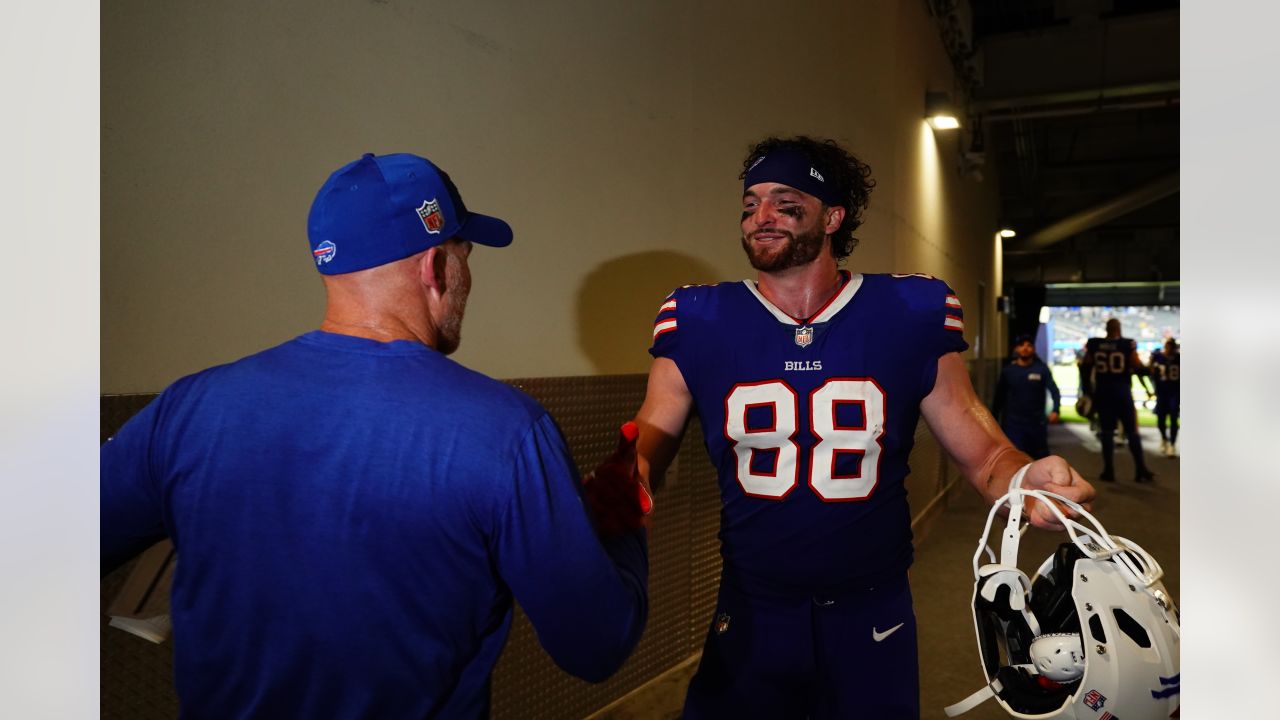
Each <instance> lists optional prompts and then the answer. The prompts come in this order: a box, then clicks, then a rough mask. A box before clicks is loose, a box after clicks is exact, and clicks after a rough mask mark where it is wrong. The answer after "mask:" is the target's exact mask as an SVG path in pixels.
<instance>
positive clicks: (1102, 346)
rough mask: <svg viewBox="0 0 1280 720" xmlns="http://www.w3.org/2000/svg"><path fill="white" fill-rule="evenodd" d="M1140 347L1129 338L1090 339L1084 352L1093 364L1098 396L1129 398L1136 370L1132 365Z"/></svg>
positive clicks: (1094, 385)
mask: <svg viewBox="0 0 1280 720" xmlns="http://www.w3.org/2000/svg"><path fill="white" fill-rule="evenodd" d="M1137 348H1138V346H1137V344H1136V343H1134V341H1133V340H1130V339H1129V338H1125V337H1122V338H1112V339H1107V338H1089V341H1088V342H1086V343H1085V347H1084V352H1085V355H1086V356H1087V357H1088V358H1089V362H1091V363H1092V364H1093V387H1094V391H1095V393H1096V394H1099V395H1108V396H1119V395H1124V396H1126V397H1127V396H1129V395H1130V394H1131V393H1132V391H1133V390H1132V388H1133V373H1134V370H1136V368H1134V367H1133V366H1132V364H1131V363H1130V359H1131V358H1132V357H1133V353H1134V351H1135V350H1137Z"/></svg>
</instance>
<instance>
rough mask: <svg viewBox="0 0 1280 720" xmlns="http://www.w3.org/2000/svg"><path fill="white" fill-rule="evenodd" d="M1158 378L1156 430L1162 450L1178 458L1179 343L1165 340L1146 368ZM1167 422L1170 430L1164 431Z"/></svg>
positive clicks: (1152, 355) (1167, 454)
mask: <svg viewBox="0 0 1280 720" xmlns="http://www.w3.org/2000/svg"><path fill="white" fill-rule="evenodd" d="M1147 369H1148V370H1150V371H1151V374H1152V375H1153V376H1155V379H1156V427H1157V428H1158V429H1159V430H1160V451H1161V452H1162V453H1164V455H1165V456H1166V457H1178V405H1179V394H1180V392H1179V390H1178V376H1179V375H1180V374H1181V367H1180V363H1179V351H1178V341H1177V340H1174V339H1173V338H1169V339H1167V340H1165V341H1164V350H1156V351H1155V352H1153V353H1151V363H1150V365H1148V366H1147ZM1166 421H1167V423H1168V430H1166V429H1165V424H1166Z"/></svg>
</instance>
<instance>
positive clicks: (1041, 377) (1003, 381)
mask: <svg viewBox="0 0 1280 720" xmlns="http://www.w3.org/2000/svg"><path fill="white" fill-rule="evenodd" d="M1046 392H1047V393H1049V395H1050V396H1051V397H1052V398H1053V412H1058V411H1059V410H1060V409H1061V406H1062V395H1061V393H1060V392H1059V391H1058V383H1056V382H1054V380H1053V373H1052V372H1050V370H1049V366H1048V365H1045V364H1044V361H1043V360H1041V359H1040V358H1035V359H1034V360H1032V362H1031V364H1030V365H1026V366H1023V365H1019V364H1018V363H1017V362H1011V363H1009V364H1008V365H1005V366H1004V367H1003V368H1002V369H1001V370H1000V380H999V382H997V383H996V397H995V401H994V402H993V403H992V408H991V409H992V410H993V411H994V412H995V413H996V416H997V417H999V418H1000V422H1001V424H1006V425H1044V424H1046V423H1047V422H1048V419H1047V418H1046V417H1045V414H1044V398H1045V393H1046Z"/></svg>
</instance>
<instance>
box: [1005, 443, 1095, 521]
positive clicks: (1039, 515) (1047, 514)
mask: <svg viewBox="0 0 1280 720" xmlns="http://www.w3.org/2000/svg"><path fill="white" fill-rule="evenodd" d="M1022 487H1023V488H1025V489H1027V490H1046V491H1048V492H1051V493H1056V494H1058V495H1061V496H1063V497H1065V498H1067V499H1068V500H1071V501H1073V502H1076V503H1079V504H1080V505H1081V506H1083V507H1084V509H1085V510H1092V509H1093V508H1092V505H1091V502H1092V501H1093V498H1094V497H1095V496H1096V495H1097V491H1096V490H1094V488H1093V486H1092V485H1090V484H1089V483H1088V481H1086V480H1085V479H1084V478H1082V477H1080V473H1078V472H1076V470H1075V468H1073V467H1071V466H1070V465H1069V464H1067V461H1066V460H1064V459H1062V458H1061V457H1058V456H1057V455H1050V456H1049V457H1046V458H1041V459H1040V460H1036V461H1035V462H1033V463H1031V467H1029V468H1027V474H1026V475H1025V476H1024V477H1023V478H1022ZM1026 502H1027V506H1026V507H1024V508H1023V513H1024V515H1025V516H1026V517H1027V519H1028V520H1030V521H1031V524H1032V525H1034V526H1036V527H1038V528H1041V529H1044V530H1065V529H1066V528H1065V527H1063V525H1062V523H1061V522H1059V521H1058V517H1057V516H1056V515H1054V514H1053V511H1051V510H1049V508H1047V507H1045V506H1044V503H1042V502H1040V501H1039V500H1031V499H1028V500H1027V501H1026ZM1058 507H1059V509H1061V510H1062V513H1063V514H1064V515H1066V516H1067V517H1076V516H1077V515H1076V513H1075V511H1073V510H1071V509H1069V508H1066V507H1063V506H1062V505H1061V504H1060V503H1059V504H1058Z"/></svg>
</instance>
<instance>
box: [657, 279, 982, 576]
mask: <svg viewBox="0 0 1280 720" xmlns="http://www.w3.org/2000/svg"><path fill="white" fill-rule="evenodd" d="M843 274H844V277H845V279H846V284H845V285H844V287H843V288H842V289H841V290H840V291H839V292H838V293H837V294H836V296H835V297H834V298H832V300H831V301H830V302H829V303H828V304H827V306H826V307H825V308H823V309H822V310H821V311H820V312H818V313H817V314H816V315H815V316H814V317H813V318H812V319H810V320H809V321H807V322H801V321H800V320H798V319H796V318H792V317H790V316H788V315H787V314H786V313H784V312H783V311H781V310H780V309H778V308H777V307H775V306H774V305H773V304H772V303H770V302H769V301H768V300H767V299H765V297H764V296H763V295H761V294H760V292H759V290H758V288H757V287H756V284H755V282H753V281H743V282H735V283H721V284H719V285H698V286H688V287H684V288H681V289H679V290H676V291H675V292H674V293H672V294H671V295H670V296H669V297H668V298H667V300H666V302H665V303H664V304H663V305H662V308H661V310H660V312H659V314H658V318H657V322H656V323H655V327H654V344H653V347H652V348H651V349H650V352H651V353H652V354H653V355H654V356H655V357H665V358H670V359H671V360H673V361H674V362H675V363H676V365H677V367H678V368H679V369H680V372H681V374H682V375H683V377H684V380H685V383H686V384H687V386H688V388H689V390H690V392H691V393H692V396H693V401H694V404H695V407H696V412H697V413H698V417H699V420H700V421H701V423H702V429H703V434H704V436H705V438H706V447H707V452H708V453H709V454H710V457H711V461H712V463H714V464H715V466H716V469H717V471H718V477H719V483H720V493H721V499H722V502H723V507H722V511H721V522H720V538H721V553H722V555H723V557H724V560H725V564H726V572H729V573H732V574H733V575H734V576H735V577H736V578H737V579H738V581H739V582H740V583H743V584H744V585H748V586H750V585H757V586H759V587H761V588H768V589H776V590H782V591H790V590H794V591H796V592H799V593H804V592H809V591H813V590H817V589H833V588H840V587H843V586H846V585H850V584H853V583H857V582H860V581H862V580H864V579H866V578H871V577H879V576H885V575H890V574H893V573H901V572H902V571H904V570H905V569H906V568H907V567H908V566H909V565H910V563H911V557H912V549H911V527H910V525H911V523H910V520H911V519H910V511H909V509H908V506H907V493H906V488H905V486H904V483H903V481H904V479H905V478H906V476H907V473H908V472H909V468H908V465H907V459H908V455H909V454H910V452H911V447H912V444H913V442H914V437H915V431H916V423H917V420H918V419H919V416H920V408H919V406H920V402H921V400H922V399H923V398H924V397H925V396H926V395H928V394H929V392H930V391H932V389H933V385H934V379H935V377H936V375H937V365H938V359H939V358H940V357H941V356H942V355H944V354H946V353H949V352H959V351H963V350H965V349H966V348H967V347H968V345H967V344H966V343H965V341H964V337H963V335H962V330H963V328H964V320H963V312H962V311H961V307H960V302H959V300H958V299H957V298H956V295H955V293H954V292H952V290H951V289H950V288H949V287H948V286H947V285H946V283H944V282H942V281H940V280H937V279H934V278H930V277H928V276H906V275H902V276H900V275H849V274H848V273H843Z"/></svg>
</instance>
